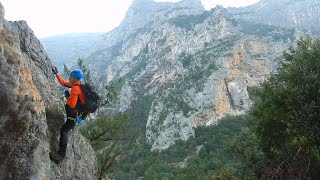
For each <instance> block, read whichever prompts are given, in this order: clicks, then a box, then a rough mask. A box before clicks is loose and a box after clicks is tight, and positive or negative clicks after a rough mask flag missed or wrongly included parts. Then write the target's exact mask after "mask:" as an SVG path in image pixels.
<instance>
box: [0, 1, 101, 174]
mask: <svg viewBox="0 0 320 180" xmlns="http://www.w3.org/2000/svg"><path fill="white" fill-rule="evenodd" d="M0 15H1V16H0V20H1V22H2V23H3V28H2V29H0V47H1V48H0V71H1V73H0V101H1V105H0V179H1V180H2V179H73V178H75V177H76V176H78V177H80V178H83V179H95V175H96V171H97V161H96V157H95V154H94V151H93V150H92V148H91V146H90V144H89V143H88V142H87V141H86V140H85V139H84V138H83V137H82V136H81V135H79V134H78V133H77V132H75V133H74V134H73V136H72V137H71V138H70V141H71V143H69V146H68V154H67V157H66V159H65V160H64V161H63V162H62V163H61V164H60V165H59V166H57V165H55V164H54V163H52V162H51V161H50V160H49V152H50V150H55V148H56V145H57V142H58V137H59V130H60V127H61V126H62V124H63V123H64V118H65V115H64V108H63V105H62V102H61V101H60V100H59V99H58V98H57V88H56V84H55V81H54V77H53V76H52V73H51V63H50V59H49V58H48V56H47V55H46V53H45V51H44V49H43V47H42V45H41V44H40V42H39V40H38V39H37V38H36V37H35V36H34V34H33V32H32V30H31V29H30V28H29V27H28V25H27V23H26V22H25V21H18V22H8V21H5V20H4V19H3V8H2V6H1V8H0ZM71 144H73V145H74V146H73V148H72V146H71Z"/></svg>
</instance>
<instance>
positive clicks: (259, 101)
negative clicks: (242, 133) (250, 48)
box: [248, 37, 320, 179]
mask: <svg viewBox="0 0 320 180" xmlns="http://www.w3.org/2000/svg"><path fill="white" fill-rule="evenodd" d="M256 97H258V98H256V100H255V102H254V106H253V108H252V111H251V113H250V116H249V117H248V119H249V122H250V124H251V129H252V130H253V132H254V133H255V134H256V136H257V138H258V140H259V141H260V147H261V149H262V151H263V152H264V153H265V155H266V159H267V162H266V163H265V166H264V167H262V168H261V173H262V174H263V175H264V176H265V177H267V178H272V179H277V178H284V179H295V178H297V179H305V178H315V177H317V176H319V174H318V172H319V171H318V170H319V169H320V136H319V132H320V121H319V119H320V40H319V39H311V38H310V37H307V38H304V39H300V40H299V41H298V43H297V47H296V48H290V50H289V51H288V52H286V53H284V60H283V62H282V63H281V66H280V68H279V69H278V72H277V73H276V74H274V75H272V76H271V77H270V78H269V80H268V81H266V82H264V83H263V84H262V86H261V89H260V90H259V91H256Z"/></svg>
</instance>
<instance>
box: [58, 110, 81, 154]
mask: <svg viewBox="0 0 320 180" xmlns="http://www.w3.org/2000/svg"><path fill="white" fill-rule="evenodd" d="M65 108H66V113H67V121H66V122H65V123H64V124H63V126H62V127H61V129H60V139H59V151H58V154H60V155H61V156H63V157H64V156H65V155H66V150H67V144H68V133H69V131H70V130H71V129H73V128H74V127H75V126H76V121H75V120H71V119H69V118H76V117H77V114H76V113H75V112H73V110H72V109H71V108H70V107H69V105H67V104H66V105H65Z"/></svg>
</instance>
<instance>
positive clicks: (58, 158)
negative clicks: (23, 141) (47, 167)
mask: <svg viewBox="0 0 320 180" xmlns="http://www.w3.org/2000/svg"><path fill="white" fill-rule="evenodd" d="M49 157H50V160H51V161H53V162H54V163H56V164H60V162H61V161H62V160H63V159H64V157H62V156H60V155H59V154H58V153H56V152H53V151H51V152H50V153H49Z"/></svg>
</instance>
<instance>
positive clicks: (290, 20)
mask: <svg viewBox="0 0 320 180" xmlns="http://www.w3.org/2000/svg"><path fill="white" fill-rule="evenodd" d="M231 11H232V13H233V14H235V16H236V17H239V18H241V19H246V20H250V21H255V22H260V23H264V24H268V25H274V26H280V27H287V28H293V27H294V28H299V29H306V30H309V31H311V32H313V33H316V34H319V33H320V30H319V24H320V18H319V17H320V2H319V1H318V0H281V1H277V0H262V1H260V2H259V3H257V4H254V5H252V6H249V7H246V8H239V9H233V10H231Z"/></svg>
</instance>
